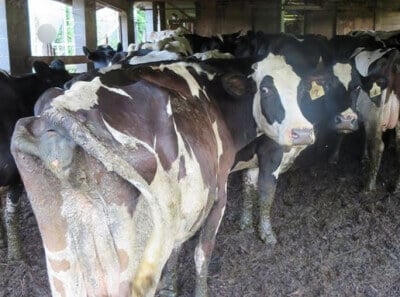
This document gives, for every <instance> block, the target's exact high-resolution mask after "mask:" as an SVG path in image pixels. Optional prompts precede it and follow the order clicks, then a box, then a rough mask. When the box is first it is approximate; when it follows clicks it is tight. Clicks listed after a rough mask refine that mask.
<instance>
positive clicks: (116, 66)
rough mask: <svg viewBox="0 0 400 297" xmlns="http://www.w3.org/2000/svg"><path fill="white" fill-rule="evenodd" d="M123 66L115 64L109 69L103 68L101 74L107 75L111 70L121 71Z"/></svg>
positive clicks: (100, 70)
mask: <svg viewBox="0 0 400 297" xmlns="http://www.w3.org/2000/svg"><path fill="white" fill-rule="evenodd" d="M121 68H122V65H121V64H114V65H111V66H108V67H103V68H100V69H99V73H102V74H105V73H107V72H109V71H111V70H116V69H121Z"/></svg>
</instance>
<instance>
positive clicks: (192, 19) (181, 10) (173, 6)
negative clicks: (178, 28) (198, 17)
mask: <svg viewBox="0 0 400 297" xmlns="http://www.w3.org/2000/svg"><path fill="white" fill-rule="evenodd" d="M165 4H168V5H169V6H171V7H172V8H174V9H176V10H178V11H179V12H180V13H181V14H183V15H184V16H185V17H187V18H188V19H189V20H191V21H194V20H195V19H194V18H192V17H191V16H190V15H188V14H187V13H186V12H185V11H184V10H183V9H182V8H179V7H178V6H176V5H175V4H173V3H171V2H169V1H165Z"/></svg>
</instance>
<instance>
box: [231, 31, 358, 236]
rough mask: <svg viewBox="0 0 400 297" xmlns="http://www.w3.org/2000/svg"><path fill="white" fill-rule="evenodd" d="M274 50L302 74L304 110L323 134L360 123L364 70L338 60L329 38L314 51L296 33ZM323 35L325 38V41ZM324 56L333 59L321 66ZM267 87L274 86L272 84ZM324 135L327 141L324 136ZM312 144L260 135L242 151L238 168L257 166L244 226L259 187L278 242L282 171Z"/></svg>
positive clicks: (267, 228)
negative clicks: (274, 210) (274, 213)
mask: <svg viewBox="0 0 400 297" xmlns="http://www.w3.org/2000/svg"><path fill="white" fill-rule="evenodd" d="M276 40H277V44H276V45H274V44H272V45H270V50H272V51H280V52H282V53H284V54H285V57H286V60H287V61H288V62H289V63H290V64H291V65H292V66H293V69H294V70H295V71H296V73H298V74H299V75H300V76H301V77H302V80H301V81H300V82H299V87H298V100H299V104H300V108H301V111H302V113H303V114H304V116H305V117H306V118H307V119H308V120H309V121H310V122H311V123H313V125H314V128H315V129H316V131H317V141H318V138H322V137H323V136H324V135H325V134H326V131H327V130H329V129H330V130H334V131H337V132H338V133H349V132H352V131H355V130H356V129H357V128H358V121H357V114H356V113H355V111H354V108H355V107H354V102H355V100H356V98H357V95H358V89H357V87H356V86H358V81H357V80H356V79H355V78H357V77H358V76H356V74H355V70H354V67H352V65H351V64H350V63H335V62H334V60H333V58H332V57H333V56H332V55H331V53H330V52H329V51H328V52H324V50H325V49H326V48H327V47H326V46H325V45H323V44H322V45H321V43H323V39H319V38H318V37H317V39H316V42H317V45H316V46H315V48H314V54H313V51H312V50H311V51H310V50H307V48H308V47H309V46H310V43H311V44H312V40H313V39H312V38H309V39H308V42H307V44H308V45H307V46H305V43H302V41H300V40H297V39H295V38H293V37H290V36H281V38H278V39H276ZM321 40H322V41H321ZM319 61H325V62H326V63H332V64H331V65H329V64H328V65H325V66H323V67H321V64H320V63H319ZM265 92H267V93H268V92H270V89H269V88H268V87H266V89H265ZM319 141H322V140H321V139H320V140H319ZM305 148H306V146H294V147H290V146H286V147H285V146H281V145H279V144H278V143H277V142H276V141H274V139H270V138H268V137H267V136H265V135H262V136H259V137H258V138H257V139H256V140H255V141H253V142H252V143H250V144H248V145H247V146H246V147H245V148H243V149H242V150H241V151H240V152H239V153H238V154H237V156H236V160H235V166H234V168H233V170H234V171H238V170H242V169H247V168H253V169H251V170H249V171H248V172H247V173H246V177H245V193H244V201H243V205H244V207H243V212H242V217H241V224H240V225H241V228H247V227H249V226H251V225H252V213H253V211H252V208H253V201H252V198H253V197H254V191H257V190H258V195H257V196H258V198H259V199H258V204H259V211H260V215H259V218H260V221H259V222H258V232H259V236H260V238H261V239H262V240H263V241H265V242H267V243H270V244H274V243H275V242H276V238H275V236H274V233H273V231H272V227H271V222H270V210H271V206H272V203H273V200H274V196H275V189H276V183H277V179H278V176H279V175H280V174H281V173H284V172H285V171H286V170H288V169H289V168H290V167H291V165H292V164H293V162H294V160H295V159H296V158H297V156H298V155H299V154H300V153H301V152H302V151H303V150H304V149H305Z"/></svg>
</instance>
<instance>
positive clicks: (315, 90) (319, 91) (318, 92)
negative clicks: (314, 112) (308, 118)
mask: <svg viewBox="0 0 400 297" xmlns="http://www.w3.org/2000/svg"><path fill="white" fill-rule="evenodd" d="M324 95H325V91H324V88H323V87H322V86H320V85H319V84H317V82H315V81H312V82H311V90H310V97H311V100H316V99H318V98H320V97H322V96H324Z"/></svg>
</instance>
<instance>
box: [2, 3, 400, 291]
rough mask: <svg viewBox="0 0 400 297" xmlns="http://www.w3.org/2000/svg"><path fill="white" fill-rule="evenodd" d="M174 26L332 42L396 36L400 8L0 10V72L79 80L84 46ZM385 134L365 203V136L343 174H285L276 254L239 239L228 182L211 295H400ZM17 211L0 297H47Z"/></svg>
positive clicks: (31, 232) (34, 248) (306, 167)
mask: <svg viewBox="0 0 400 297" xmlns="http://www.w3.org/2000/svg"><path fill="white" fill-rule="evenodd" d="M48 1H50V2H54V3H56V6H57V5H62V6H59V7H58V6H57V7H58V8H57V9H59V11H61V14H62V17H64V16H66V15H67V16H68V19H62V20H60V15H54V13H52V11H51V9H50V7H49V8H47V7H46V5H47V2H48ZM56 6H55V7H56ZM54 9H56V8H54ZM104 9H106V10H107V13H104V15H102V13H103V12H104ZM35 15H36V17H34V16H35ZM44 15H49V16H48V18H47V17H45V16H44ZM55 19H56V20H57V21H54V20H55ZM70 19H73V23H70V21H69V20H70ZM101 20H103V21H101ZM49 24H50V25H52V28H53V29H51V28H50V29H48V30H49V31H47V29H46V26H44V27H43V25H49ZM178 27H184V28H185V29H187V30H188V31H190V32H192V33H197V34H199V35H203V36H211V35H216V34H219V33H233V32H237V31H239V30H241V31H242V32H246V31H248V30H253V31H258V30H260V31H263V32H265V33H279V32H284V33H291V34H295V35H305V34H321V35H323V36H326V37H328V38H331V37H333V36H336V35H345V34H349V33H350V32H353V31H396V30H400V0H248V1H246V0H198V1H184V0H179V1H174V0H171V1H130V0H101V1H96V0H0V69H4V70H6V71H8V72H9V73H11V74H13V75H21V74H24V73H30V72H32V63H33V62H34V61H36V60H40V61H44V62H47V63H49V62H50V61H51V60H52V59H54V58H55V57H58V58H60V59H62V60H63V61H64V62H65V64H66V65H68V69H70V71H72V72H84V71H88V70H91V69H93V63H92V62H91V61H90V60H88V59H87V57H86V56H85V55H84V53H83V50H82V47H83V46H87V47H88V48H89V49H94V48H96V46H97V45H100V44H109V45H111V46H112V47H116V44H117V43H118V42H121V43H122V46H123V48H124V49H126V48H127V47H128V45H129V44H131V43H138V42H140V41H146V40H147V39H148V38H149V36H150V33H151V32H152V31H161V30H174V29H176V28H178ZM39 28H41V29H42V30H44V31H45V32H44V33H43V34H44V35H43V36H42V37H39V35H40V32H39ZM110 29H112V30H110ZM52 30H54V32H55V33H54V32H52ZM53 35H55V36H53ZM49 36H50V37H49ZM51 36H53V37H54V38H52V37H51ZM47 37H48V38H49V39H47ZM0 97H1V93H0ZM390 133H393V131H392V132H390ZM390 133H389V134H388V135H385V143H386V149H385V152H384V155H383V163H382V166H381V169H380V171H379V175H378V181H377V190H376V191H373V192H372V193H364V192H363V191H362V190H361V189H362V183H363V176H362V175H363V171H362V165H361V155H362V148H360V146H359V143H361V142H362V140H361V139H362V138H363V133H362V132H359V133H355V134H353V135H348V136H346V138H345V140H344V146H343V147H342V152H343V154H342V155H341V158H340V160H339V163H338V164H336V165H327V162H326V159H327V155H322V156H321V157H320V158H318V159H316V158H314V155H313V153H312V152H311V153H308V154H305V156H302V158H300V160H299V162H297V164H295V166H294V168H293V169H292V170H290V171H289V172H287V173H285V174H283V175H282V178H280V179H279V182H278V187H277V193H276V198H275V203H274V205H273V209H272V224H273V228H274V230H275V233H276V234H277V238H278V243H277V244H276V245H275V246H274V247H271V246H269V245H266V244H265V243H264V242H262V241H261V240H260V239H259V238H258V236H257V234H256V232H255V231H254V230H253V228H250V229H247V230H241V229H240V228H239V221H240V212H241V208H242V207H243V205H242V201H241V195H242V193H243V188H242V187H241V175H240V174H239V173H238V174H233V175H232V176H231V180H230V184H229V186H228V187H229V193H228V207H227V210H226V214H225V217H224V220H223V222H222V225H221V228H220V231H219V233H218V235H217V243H216V248H215V251H214V255H213V258H212V262H211V268H210V275H209V280H208V281H209V287H210V295H211V296H221V297H228V296H229V297H231V296H235V297H236V296H237V297H243V296H247V297H259V296H278V297H279V296H290V297H297V296H304V297H309V296H360V297H361V296H363V297H364V296H393V297H394V296H400V196H399V194H393V193H391V192H390V189H391V188H392V183H393V182H394V179H393V177H395V176H396V174H397V168H398V161H397V159H396V157H395V153H396V148H395V145H394V144H393V137H392V136H393V135H392V134H390ZM2 203H3V204H4V203H5V202H4V197H3V200H2ZM22 209H23V210H22V214H21V230H22V231H21V232H22V241H23V242H24V245H23V251H24V254H25V256H26V260H25V262H24V263H20V262H18V263H9V262H7V260H6V259H7V257H6V249H1V250H0V296H4V297H6V296H10V297H21V296H32V297H39V296H40V297H49V296H51V293H50V288H49V284H48V280H47V274H46V262H45V258H44V250H43V247H42V242H41V239H40V234H39V231H38V227H37V224H36V220H35V217H34V215H33V212H32V209H31V207H30V205H29V201H28V199H27V198H26V197H25V199H24V200H23V201H22ZM254 212H255V216H257V214H256V211H254ZM194 246H195V240H190V241H189V242H187V243H186V244H185V248H184V250H183V251H182V253H181V255H180V261H179V263H180V264H179V282H178V283H179V286H180V295H179V296H193V295H194V285H195V279H194V275H195V272H194V271H195V264H194V260H193V250H194Z"/></svg>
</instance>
